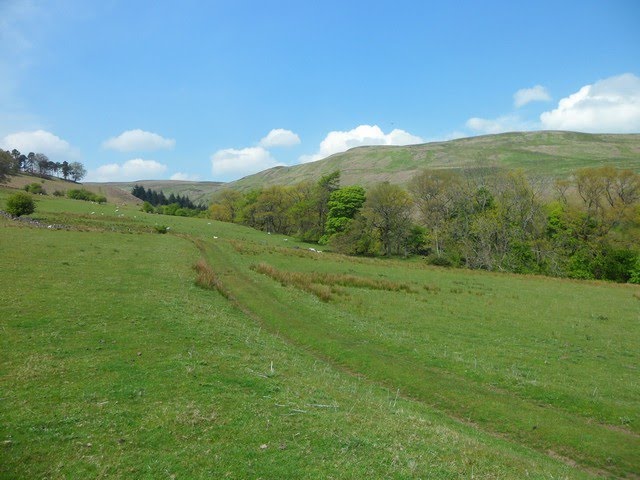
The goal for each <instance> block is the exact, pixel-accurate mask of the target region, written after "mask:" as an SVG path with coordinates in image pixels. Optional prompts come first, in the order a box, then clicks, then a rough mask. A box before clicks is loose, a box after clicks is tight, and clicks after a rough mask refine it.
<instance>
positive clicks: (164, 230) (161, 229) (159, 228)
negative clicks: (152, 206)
mask: <svg viewBox="0 0 640 480" xmlns="http://www.w3.org/2000/svg"><path fill="white" fill-rule="evenodd" d="M153 230H154V231H155V232H156V233H160V234H165V233H167V232H168V231H169V227H167V226H166V225H154V226H153Z"/></svg>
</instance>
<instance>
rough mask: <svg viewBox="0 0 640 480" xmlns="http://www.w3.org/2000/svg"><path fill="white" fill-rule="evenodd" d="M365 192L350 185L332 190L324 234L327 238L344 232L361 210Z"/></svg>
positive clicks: (358, 187)
mask: <svg viewBox="0 0 640 480" xmlns="http://www.w3.org/2000/svg"><path fill="white" fill-rule="evenodd" d="M364 201H365V190H364V188H362V187H361V186H359V185H350V186H348V187H342V188H339V189H337V190H334V191H333V192H331V194H330V195H329V201H328V203H327V206H328V207H329V212H328V214H327V220H326V226H325V234H326V235H327V237H330V236H331V235H335V234H336V233H338V232H342V231H344V230H346V228H347V226H348V225H349V223H351V220H352V219H353V218H354V217H355V216H356V214H357V213H358V212H359V211H360V209H361V208H362V205H363V204H364Z"/></svg>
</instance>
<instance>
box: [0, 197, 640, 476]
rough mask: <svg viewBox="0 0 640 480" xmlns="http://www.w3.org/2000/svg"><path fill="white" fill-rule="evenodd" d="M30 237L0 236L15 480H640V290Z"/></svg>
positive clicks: (225, 242) (181, 245)
mask: <svg viewBox="0 0 640 480" xmlns="http://www.w3.org/2000/svg"><path fill="white" fill-rule="evenodd" d="M7 194H8V191H7V190H2V189H0V208H2V207H3V205H4V199H5V198H6V196H7ZM31 217H33V218H35V219H37V220H38V221H39V222H40V223H41V224H42V225H44V226H45V228H36V227H34V226H32V225H30V224H26V223H23V222H18V221H13V220H9V219H6V218H4V217H0V242H1V243H0V244H1V245H2V255H1V256H0V271H1V272H2V274H1V275H0V292H1V297H0V298H1V300H0V331H1V332H2V334H1V336H0V360H1V361H0V418H1V422H0V478H239V479H240V478H362V477H364V476H369V477H372V478H442V479H445V478H598V477H604V478H607V477H612V478H614V477H618V478H624V477H627V478H635V477H637V476H638V475H639V472H640V384H639V382H638V378H640V377H639V375H638V368H640V361H639V360H640V354H639V351H638V348H637V345H639V344H640V288H639V287H637V286H630V285H614V284H608V283H602V282H583V281H571V280H559V279H552V278H544V277H534V276H517V275H507V274H493V273H484V272H477V271H476V272H470V271H462V270H446V269H440V268H436V267H427V266H425V265H424V264H423V263H422V262H421V261H420V260H419V259H415V260H409V261H407V260H380V259H362V258H350V257H344V256H339V255H334V254H331V253H328V252H322V253H317V252H313V251H310V250H309V245H304V244H301V243H298V242H295V241H294V240H293V239H291V238H285V237H282V236H278V235H267V234H266V233H263V232H258V231H254V230H250V229H247V228H244V227H241V226H237V225H232V224H223V223H218V222H213V221H210V220H204V219H192V218H181V217H167V216H159V215H151V214H145V213H142V212H140V211H138V210H136V209H134V208H129V207H122V206H121V207H116V206H114V205H113V204H106V205H94V204H91V203H87V202H81V201H74V200H68V199H64V198H52V197H38V204H37V210H36V213H34V214H33V215H31ZM47 225H53V226H60V227H61V228H60V229H56V228H46V226H47ZM156 225H166V226H168V227H170V228H169V230H168V233H167V234H166V235H159V234H157V233H154V226H156ZM196 265H199V267H198V268H195V266H196ZM197 280H198V281H197Z"/></svg>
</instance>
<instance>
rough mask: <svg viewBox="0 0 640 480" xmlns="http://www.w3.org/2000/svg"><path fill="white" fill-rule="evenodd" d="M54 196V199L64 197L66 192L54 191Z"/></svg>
mask: <svg viewBox="0 0 640 480" xmlns="http://www.w3.org/2000/svg"><path fill="white" fill-rule="evenodd" d="M53 196H54V197H64V192H63V191H62V190H54V191H53Z"/></svg>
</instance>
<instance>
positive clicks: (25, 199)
mask: <svg viewBox="0 0 640 480" xmlns="http://www.w3.org/2000/svg"><path fill="white" fill-rule="evenodd" d="M6 209H7V212H8V213H10V214H11V215H14V216H16V217H20V216H22V215H29V214H31V213H33V212H35V210H36V205H35V203H34V201H33V198H31V195H29V194H28V193H24V192H18V193H14V194H13V195H11V196H10V197H9V198H8V199H7V206H6Z"/></svg>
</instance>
